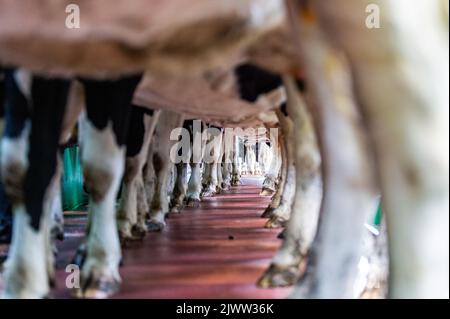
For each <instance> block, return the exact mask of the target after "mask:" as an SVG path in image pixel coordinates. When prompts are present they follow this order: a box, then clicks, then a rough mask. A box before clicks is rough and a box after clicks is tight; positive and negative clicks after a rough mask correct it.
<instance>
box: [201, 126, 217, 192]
mask: <svg viewBox="0 0 450 319" xmlns="http://www.w3.org/2000/svg"><path fill="white" fill-rule="evenodd" d="M209 130H210V131H211V133H210V136H209V137H210V138H209V142H208V144H207V145H206V150H205V152H206V154H205V160H206V166H205V172H204V175H205V176H204V177H205V178H204V181H203V184H204V187H203V188H204V189H203V194H202V196H204V197H209V196H213V195H214V194H216V193H217V191H218V175H217V172H218V169H217V166H218V165H220V163H219V159H220V150H221V144H222V134H221V131H220V130H219V129H217V128H209Z"/></svg>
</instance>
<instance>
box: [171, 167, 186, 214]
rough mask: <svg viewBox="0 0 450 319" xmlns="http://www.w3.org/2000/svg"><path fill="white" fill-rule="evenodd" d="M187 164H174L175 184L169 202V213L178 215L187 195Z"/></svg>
mask: <svg viewBox="0 0 450 319" xmlns="http://www.w3.org/2000/svg"><path fill="white" fill-rule="evenodd" d="M188 165H189V164H187V163H178V164H176V171H177V175H176V182H175V188H174V191H173V198H172V202H171V205H170V206H171V211H173V212H176V213H179V212H180V211H181V210H182V209H183V206H184V200H185V198H186V193H187V183H188V182H187V175H188Z"/></svg>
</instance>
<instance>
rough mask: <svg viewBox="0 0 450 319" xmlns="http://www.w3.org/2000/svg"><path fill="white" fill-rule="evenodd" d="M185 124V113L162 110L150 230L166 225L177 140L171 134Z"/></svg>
mask: <svg viewBox="0 0 450 319" xmlns="http://www.w3.org/2000/svg"><path fill="white" fill-rule="evenodd" d="M182 124H183V115H181V114H178V113H174V112H170V111H165V110H163V111H162V112H161V115H160V117H159V121H158V124H157V126H156V129H155V138H154V140H153V145H152V148H153V166H154V169H155V175H156V184H155V193H154V196H153V199H152V203H151V206H150V219H149V222H148V225H147V226H148V230H149V231H161V230H162V229H163V228H164V227H165V226H166V222H165V216H166V214H167V213H168V212H169V199H168V196H167V189H168V183H169V178H170V174H171V169H172V165H173V164H172V161H171V159H170V150H171V148H172V146H173V145H174V143H175V141H171V139H170V135H171V132H172V130H173V129H175V128H178V127H180V126H181V125H182Z"/></svg>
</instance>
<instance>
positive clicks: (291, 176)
mask: <svg viewBox="0 0 450 319" xmlns="http://www.w3.org/2000/svg"><path fill="white" fill-rule="evenodd" d="M277 114H278V117H279V121H280V123H281V127H282V130H283V136H284V139H285V140H284V143H285V146H286V181H285V183H284V187H283V194H282V195H281V199H280V205H278V207H277V208H275V209H274V210H273V211H272V213H271V215H272V216H270V219H269V220H268V221H267V222H266V224H265V225H264V227H265V228H280V227H283V226H284V225H285V224H286V222H287V221H288V220H289V217H290V215H291V209H292V204H293V202H294V195H295V188H296V187H295V174H296V173H295V165H294V151H295V149H294V143H293V138H294V136H293V125H292V121H291V119H290V118H288V117H286V116H284V115H283V114H282V113H281V112H277Z"/></svg>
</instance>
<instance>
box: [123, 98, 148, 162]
mask: <svg viewBox="0 0 450 319" xmlns="http://www.w3.org/2000/svg"><path fill="white" fill-rule="evenodd" d="M130 112H131V114H130V123H131V125H129V127H128V134H127V157H133V156H136V155H137V154H138V153H139V152H140V151H141V149H142V145H143V144H144V135H145V125H144V116H145V111H144V108H142V107H139V106H136V105H132V106H131V110H130Z"/></svg>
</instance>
